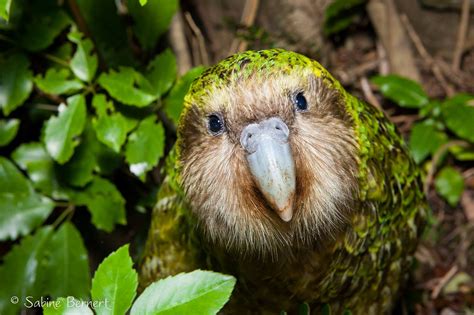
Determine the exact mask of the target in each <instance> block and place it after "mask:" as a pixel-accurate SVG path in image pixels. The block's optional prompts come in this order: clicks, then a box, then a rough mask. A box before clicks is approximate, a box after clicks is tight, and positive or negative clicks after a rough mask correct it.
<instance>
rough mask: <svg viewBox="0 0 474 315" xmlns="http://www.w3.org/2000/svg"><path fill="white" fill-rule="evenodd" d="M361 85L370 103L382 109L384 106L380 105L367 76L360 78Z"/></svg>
mask: <svg viewBox="0 0 474 315" xmlns="http://www.w3.org/2000/svg"><path fill="white" fill-rule="evenodd" d="M360 86H361V87H362V92H363V93H364V96H365V98H366V99H367V101H369V103H371V104H372V105H374V106H375V107H377V108H378V109H380V110H382V106H380V102H379V100H378V99H377V98H376V97H375V95H374V93H373V92H372V89H371V88H370V84H369V81H368V80H367V78H366V77H362V78H361V79H360Z"/></svg>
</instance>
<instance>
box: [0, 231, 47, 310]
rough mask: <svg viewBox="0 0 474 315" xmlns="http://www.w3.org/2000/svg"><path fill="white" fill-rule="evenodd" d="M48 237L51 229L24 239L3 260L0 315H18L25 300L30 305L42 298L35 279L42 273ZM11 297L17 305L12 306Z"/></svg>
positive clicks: (0, 268) (0, 274)
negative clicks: (34, 300)
mask: <svg viewBox="0 0 474 315" xmlns="http://www.w3.org/2000/svg"><path fill="white" fill-rule="evenodd" d="M51 233H52V228H50V227H43V228H41V229H39V230H38V231H37V232H36V233H35V234H34V235H28V236H26V237H25V238H23V239H22V240H21V242H20V244H18V245H15V246H14V247H13V249H12V250H11V251H10V252H9V253H8V254H7V255H5V257H3V265H1V266H0V279H2V285H0V314H19V310H20V308H21V307H22V306H23V305H25V304H26V303H28V301H27V297H30V302H32V301H31V299H32V298H36V297H39V296H41V295H42V293H43V292H41V291H40V288H41V287H40V286H38V283H37V279H38V277H39V275H38V274H39V273H41V272H42V269H41V267H40V266H41V264H40V262H41V260H42V259H43V257H44V250H45V249H46V246H47V244H48V240H49V238H50V237H51ZM12 296H16V297H18V303H16V304H15V303H12V302H11V298H12ZM27 305H29V304H27Z"/></svg>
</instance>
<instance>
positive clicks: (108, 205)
mask: <svg viewBox="0 0 474 315" xmlns="http://www.w3.org/2000/svg"><path fill="white" fill-rule="evenodd" d="M70 198H71V200H72V201H73V202H75V203H76V204H77V205H84V206H87V208H88V209H89V212H90V213H91V215H92V223H93V224H94V225H95V226H96V227H97V228H98V229H101V230H104V231H106V232H111V231H112V230H113V229H114V226H115V224H117V223H119V224H126V223H127V220H126V218H125V199H123V197H122V195H121V194H120V192H119V191H118V190H117V188H116V187H115V185H114V184H112V183H111V182H109V181H108V180H106V179H103V178H100V177H94V179H93V180H92V182H91V183H90V184H89V185H87V186H86V188H85V189H84V190H81V191H75V192H73V193H71V196H70Z"/></svg>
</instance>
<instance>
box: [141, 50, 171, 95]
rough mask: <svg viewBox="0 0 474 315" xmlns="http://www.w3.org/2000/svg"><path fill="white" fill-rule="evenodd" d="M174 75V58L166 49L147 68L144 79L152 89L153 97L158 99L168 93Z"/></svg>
mask: <svg viewBox="0 0 474 315" xmlns="http://www.w3.org/2000/svg"><path fill="white" fill-rule="evenodd" d="M176 74H177V66H176V57H175V56H174V54H173V53H172V52H171V50H170V49H166V50H165V51H164V52H162V53H161V54H159V55H157V56H156V57H155V59H153V60H152V61H151V62H150V63H149V64H148V67H147V74H146V78H147V79H148V81H150V83H151V85H152V87H153V93H154V95H156V96H157V97H160V96H162V95H163V94H165V93H166V92H168V90H169V89H170V88H171V86H172V85H173V82H174V81H175V80H176Z"/></svg>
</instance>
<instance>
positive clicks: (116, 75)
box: [99, 67, 157, 107]
mask: <svg viewBox="0 0 474 315" xmlns="http://www.w3.org/2000/svg"><path fill="white" fill-rule="evenodd" d="M99 84H100V85H101V86H102V87H103V88H104V89H105V90H106V91H107V92H109V94H110V96H112V97H113V98H115V99H116V100H118V101H119V102H122V103H124V104H127V105H133V106H137V107H144V106H147V105H150V104H151V102H153V101H154V100H155V99H156V98H157V97H156V96H155V95H153V94H152V93H151V89H152V87H151V85H150V83H149V82H148V81H147V80H146V79H145V78H144V77H143V76H142V75H141V74H140V73H139V72H137V71H135V70H134V69H133V68H128V67H120V68H119V71H118V72H117V71H114V70H112V71H110V72H109V73H102V74H101V75H100V77H99Z"/></svg>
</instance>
